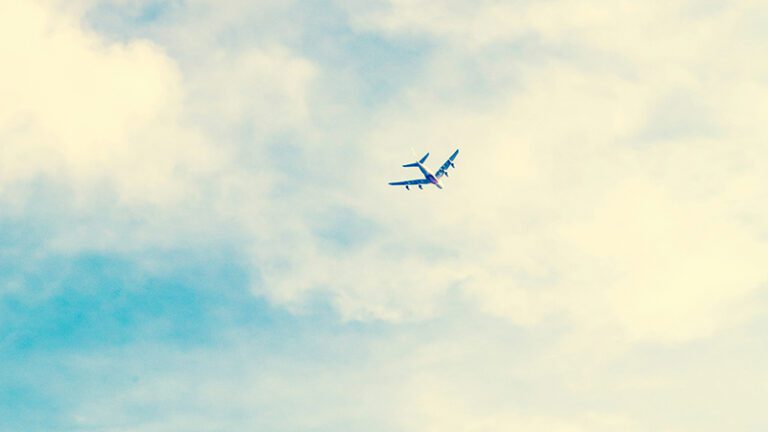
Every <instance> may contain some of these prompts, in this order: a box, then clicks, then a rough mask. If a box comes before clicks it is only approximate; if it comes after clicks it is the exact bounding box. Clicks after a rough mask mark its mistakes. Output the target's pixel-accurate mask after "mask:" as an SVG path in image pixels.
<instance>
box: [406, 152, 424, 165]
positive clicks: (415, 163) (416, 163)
mask: <svg viewBox="0 0 768 432" xmlns="http://www.w3.org/2000/svg"><path fill="white" fill-rule="evenodd" d="M414 156H415V155H414ZM428 157H429V153H427V154H425V155H424V156H423V157H422V158H421V159H419V161H418V162H414V163H409V164H405V165H403V168H411V167H417V166H419V164H423V163H424V162H426V160H427V158H428Z"/></svg>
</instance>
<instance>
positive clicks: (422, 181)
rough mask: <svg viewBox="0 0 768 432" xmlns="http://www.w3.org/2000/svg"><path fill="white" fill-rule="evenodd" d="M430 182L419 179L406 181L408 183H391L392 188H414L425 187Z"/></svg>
mask: <svg viewBox="0 0 768 432" xmlns="http://www.w3.org/2000/svg"><path fill="white" fill-rule="evenodd" d="M428 183H429V180H427V179H417V180H406V181H399V182H389V184H390V185H392V186H413V185H423V184H428Z"/></svg>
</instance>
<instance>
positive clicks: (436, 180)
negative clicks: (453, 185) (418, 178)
mask: <svg viewBox="0 0 768 432" xmlns="http://www.w3.org/2000/svg"><path fill="white" fill-rule="evenodd" d="M418 167H419V170H421V173H422V174H424V178H426V179H427V180H429V182H430V183H432V184H433V185H435V186H437V187H438V189H442V188H443V185H442V183H440V179H439V178H437V177H435V175H434V174H432V173H431V172H430V171H429V170H428V169H427V168H426V167H425V166H424V165H422V164H419V165H418Z"/></svg>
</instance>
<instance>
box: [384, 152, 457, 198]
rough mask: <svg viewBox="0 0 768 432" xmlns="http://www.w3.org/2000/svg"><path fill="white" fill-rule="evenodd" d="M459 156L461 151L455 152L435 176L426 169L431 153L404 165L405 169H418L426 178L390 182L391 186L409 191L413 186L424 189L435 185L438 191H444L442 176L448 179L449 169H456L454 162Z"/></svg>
mask: <svg viewBox="0 0 768 432" xmlns="http://www.w3.org/2000/svg"><path fill="white" fill-rule="evenodd" d="M458 154H459V150H456V151H455V152H453V154H452V155H451V157H449V158H448V160H447V161H445V163H444V164H443V165H442V166H441V167H440V169H439V170H437V172H435V173H434V174H432V173H431V172H430V171H429V170H428V169H427V168H425V167H424V162H426V160H427V158H428V157H429V153H427V154H425V155H424V157H422V158H421V159H419V160H418V161H416V162H414V163H409V164H405V165H403V168H418V169H419V170H420V171H421V173H422V174H424V178H422V179H416V180H406V181H399V182H390V183H389V184H390V185H392V186H405V188H406V189H408V190H411V186H418V187H419V189H424V185H425V184H433V185H435V186H437V188H438V189H442V188H443V184H442V183H441V182H440V178H441V177H442V176H446V177H448V168H456V165H454V164H453V160H454V159H456V156H457V155H458ZM414 156H415V155H414Z"/></svg>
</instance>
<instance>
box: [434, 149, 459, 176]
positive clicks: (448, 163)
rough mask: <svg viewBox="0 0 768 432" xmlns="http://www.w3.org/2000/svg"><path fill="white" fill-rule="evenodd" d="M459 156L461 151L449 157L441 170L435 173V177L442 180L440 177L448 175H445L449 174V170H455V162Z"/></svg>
mask: <svg viewBox="0 0 768 432" xmlns="http://www.w3.org/2000/svg"><path fill="white" fill-rule="evenodd" d="M458 155H459V151H458V150H456V151H455V152H453V154H452V155H451V157H449V158H448V160H447V161H445V163H444V164H443V166H441V167H440V169H439V170H437V172H436V173H435V177H437V178H440V177H442V176H444V175H446V174H445V173H446V172H448V168H453V160H454V159H456V156H458Z"/></svg>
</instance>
